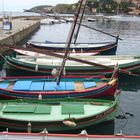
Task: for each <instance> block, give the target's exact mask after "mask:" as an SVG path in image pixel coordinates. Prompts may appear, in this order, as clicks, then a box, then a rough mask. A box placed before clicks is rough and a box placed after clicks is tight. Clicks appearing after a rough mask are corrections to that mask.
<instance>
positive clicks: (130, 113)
mask: <svg viewBox="0 0 140 140" xmlns="http://www.w3.org/2000/svg"><path fill="white" fill-rule="evenodd" d="M84 23H85V24H86V25H89V26H91V27H93V28H96V29H99V30H102V31H104V32H107V33H110V34H112V35H115V36H117V35H119V37H120V38H121V39H122V40H119V44H118V49H117V55H123V54H125V55H140V17H123V16H120V17H117V18H114V20H113V21H111V22H108V21H96V22H86V21H84ZM70 27H71V23H61V24H54V25H41V26H40V29H39V30H38V31H37V32H35V33H34V34H33V35H32V36H31V37H29V38H28V40H26V41H25V42H27V41H42V42H44V41H46V40H49V41H57V42H58V41H62V42H65V41H66V40H67V36H68V33H69V30H70ZM114 40H115V38H113V37H110V36H107V35H104V34H102V33H99V32H97V31H94V30H91V29H87V28H85V27H81V29H80V34H79V36H78V41H77V42H106V41H107V42H110V41H114ZM2 72H4V71H2ZM119 88H120V89H121V90H122V94H121V98H120V104H119V109H118V115H117V117H116V119H115V121H114V122H111V123H109V124H102V125H100V126H93V127H90V128H86V130H87V131H88V133H89V134H116V133H120V132H121V133H123V134H127V135H140V77H139V76H137V77H134V76H129V75H125V76H124V77H123V78H121V79H120V81H119ZM74 133H76V131H75V132H74Z"/></svg>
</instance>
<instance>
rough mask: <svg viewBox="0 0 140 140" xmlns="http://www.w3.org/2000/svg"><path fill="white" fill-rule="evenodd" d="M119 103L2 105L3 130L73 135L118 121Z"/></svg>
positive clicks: (16, 102)
mask: <svg viewBox="0 0 140 140" xmlns="http://www.w3.org/2000/svg"><path fill="white" fill-rule="evenodd" d="M116 94H117V95H116V96H115V101H112V100H97V99H49V100H7V101H6V100H4V101H2V100H1V101H0V114H1V115H0V126H2V127H5V128H9V129H13V130H18V131H22V132H27V130H29V129H30V131H31V132H40V131H43V130H44V129H46V130H47V131H48V132H61V131H71V130H76V129H84V128H85V127H89V126H91V125H95V124H99V123H102V122H107V121H111V120H114V118H115V116H116V112H117V107H118V102H119V95H120V92H117V93H116Z"/></svg>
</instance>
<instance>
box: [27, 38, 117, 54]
mask: <svg viewBox="0 0 140 140" xmlns="http://www.w3.org/2000/svg"><path fill="white" fill-rule="evenodd" d="M117 45H118V38H117V39H116V41H115V42H102V43H101V42H100V43H76V44H74V43H72V44H71V47H70V52H76V53H77V52H90V53H91V52H99V53H100V54H102V55H109V54H110V55H111V54H112V55H114V54H116V50H117ZM65 46H66V43H64V42H51V41H46V42H33V41H31V42H28V43H27V44H26V47H30V48H37V49H44V50H48V51H52V52H64V50H65Z"/></svg>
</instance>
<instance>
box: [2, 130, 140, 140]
mask: <svg viewBox="0 0 140 140" xmlns="http://www.w3.org/2000/svg"><path fill="white" fill-rule="evenodd" d="M46 138H47V139H52V140H58V139H61V140H82V139H86V140H95V139H96V140H116V139H117V140H140V136H132V135H123V134H119V133H118V134H115V135H88V134H87V133H86V131H85V130H83V131H81V133H80V134H51V133H48V132H47V131H44V133H15V132H1V133H0V139H1V140H11V139H14V140H29V139H30V140H44V139H46Z"/></svg>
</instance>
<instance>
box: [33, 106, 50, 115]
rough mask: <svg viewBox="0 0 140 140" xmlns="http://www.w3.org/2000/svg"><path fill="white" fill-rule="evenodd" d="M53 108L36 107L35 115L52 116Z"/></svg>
mask: <svg viewBox="0 0 140 140" xmlns="http://www.w3.org/2000/svg"><path fill="white" fill-rule="evenodd" d="M50 113H51V106H43V105H39V106H37V107H36V109H35V112H34V114H50Z"/></svg>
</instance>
